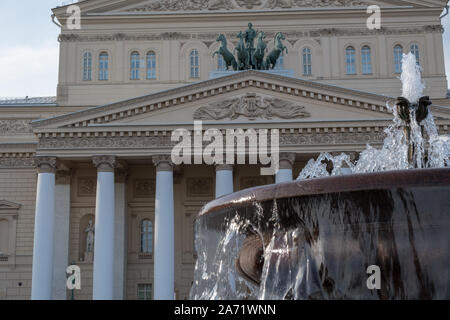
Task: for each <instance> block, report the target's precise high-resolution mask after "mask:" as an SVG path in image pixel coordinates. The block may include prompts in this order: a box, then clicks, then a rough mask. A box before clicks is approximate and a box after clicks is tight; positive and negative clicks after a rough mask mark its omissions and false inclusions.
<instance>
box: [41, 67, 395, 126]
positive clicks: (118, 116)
mask: <svg viewBox="0 0 450 320" xmlns="http://www.w3.org/2000/svg"><path fill="white" fill-rule="evenodd" d="M252 97H253V98H252ZM389 99H390V98H389V97H385V96H381V95H377V94H371V93H366V92H361V91H355V90H350V89H345V88H341V87H336V86H332V85H326V84H322V83H318V82H314V81H309V80H302V79H298V78H290V77H285V76H280V75H276V74H273V73H268V72H259V71H244V72H237V73H232V74H231V75H228V76H225V77H221V78H216V79H212V80H207V81H202V82H198V83H194V84H190V85H186V86H182V87H179V88H175V89H170V90H166V91H162V92H158V93H154V94H150V95H146V96H142V97H137V98H134V99H128V100H124V101H119V102H115V103H111V104H108V105H103V106H98V107H93V108H89V109H86V110H83V111H79V112H75V113H71V114H67V115H62V116H57V117H54V118H50V119H44V120H39V121H34V122H33V123H32V125H33V127H34V130H35V132H41V131H47V130H51V129H58V128H80V127H89V126H101V125H114V124H124V123H133V122H139V123H159V124H161V123H166V124H170V123H182V122H183V123H186V122H193V121H194V120H206V121H218V122H233V121H249V122H252V121H253V122H254V121H305V120H308V121H330V120H333V119H340V120H343V119H354V120H357V119H387V118H391V114H390V113H389V112H388V111H387V109H386V101H388V100H389ZM227 108H228V109H227ZM214 110H215V111H214ZM221 110H222V111H223V112H221ZM208 114H209V115H210V116H209V117H208Z"/></svg>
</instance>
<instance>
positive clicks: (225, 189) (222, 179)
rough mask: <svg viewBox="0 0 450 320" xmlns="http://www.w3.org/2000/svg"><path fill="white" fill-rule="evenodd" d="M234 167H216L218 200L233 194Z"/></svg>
mask: <svg viewBox="0 0 450 320" xmlns="http://www.w3.org/2000/svg"><path fill="white" fill-rule="evenodd" d="M233 184H234V183H233V166H231V165H227V164H220V165H217V166H216V198H220V197H222V196H225V195H227V194H231V193H233V190H234V186H233Z"/></svg>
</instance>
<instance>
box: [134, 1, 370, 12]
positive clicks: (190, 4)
mask: <svg viewBox="0 0 450 320" xmlns="http://www.w3.org/2000/svg"><path fill="white" fill-rule="evenodd" d="M365 6H367V3H366V2H363V1H357V0H315V1H312V0H178V1H173V0H151V1H147V2H146V3H145V4H144V5H142V4H141V5H139V6H135V7H133V8H130V9H127V10H126V12H138V13H142V12H177V11H205V10H206V11H215V10H246V9H247V10H261V9H295V8H318V7H319V8H323V7H331V8H336V7H365Z"/></svg>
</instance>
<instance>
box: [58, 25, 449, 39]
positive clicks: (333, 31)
mask: <svg viewBox="0 0 450 320" xmlns="http://www.w3.org/2000/svg"><path fill="white" fill-rule="evenodd" d="M443 32H444V28H443V26H441V25H426V26H421V27H413V28H392V27H390V28H386V27H382V28H381V29H374V30H369V29H366V28H355V29H338V28H323V29H312V30H304V31H286V32H283V34H284V35H285V37H286V40H287V41H296V40H298V39H301V38H315V37H337V36H345V37H348V36H366V35H411V34H427V33H443ZM265 33H266V36H267V37H269V38H272V37H273V36H275V32H272V31H267V32H265ZM224 35H225V36H226V37H227V38H229V39H232V40H231V41H230V42H233V41H235V40H234V39H235V38H236V33H235V32H225V33H224ZM216 38H217V33H212V32H203V33H183V32H164V33H158V34H132V33H130V34H125V33H115V34H92V35H79V34H74V33H66V34H61V35H60V36H59V37H58V41H59V42H103V41H155V40H180V41H187V40H191V39H192V40H202V41H215V39H216ZM233 43H234V42H233Z"/></svg>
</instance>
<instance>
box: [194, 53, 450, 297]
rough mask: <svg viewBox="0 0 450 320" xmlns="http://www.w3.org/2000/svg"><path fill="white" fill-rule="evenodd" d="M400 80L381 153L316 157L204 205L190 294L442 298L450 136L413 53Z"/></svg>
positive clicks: (448, 254) (446, 287) (448, 238)
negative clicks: (287, 177)
mask: <svg viewBox="0 0 450 320" xmlns="http://www.w3.org/2000/svg"><path fill="white" fill-rule="evenodd" d="M401 80H402V82H403V96H402V97H401V98H398V99H397V101H396V102H395V104H394V105H392V106H391V105H390V104H388V108H390V110H391V111H392V112H393V114H394V121H393V123H392V125H391V126H390V127H389V128H387V129H386V130H385V133H386V139H385V141H384V145H383V147H382V148H381V149H375V148H373V147H371V146H368V147H367V149H366V150H364V151H363V152H361V154H360V155H359V158H358V160H357V161H354V162H353V161H351V160H350V157H349V156H348V155H346V154H341V155H338V156H332V155H331V154H327V153H324V154H321V155H320V156H319V157H318V158H317V159H316V160H310V161H309V162H308V164H307V165H306V166H305V168H304V169H303V171H302V172H301V173H300V175H299V177H298V179H297V181H294V182H290V183H284V184H278V185H271V186H262V187H257V188H252V189H248V190H244V191H241V192H238V193H234V194H232V195H229V196H225V197H222V198H220V199H217V200H215V201H213V202H211V203H209V204H207V205H206V206H205V207H204V208H203V209H202V211H201V212H200V214H199V216H198V218H197V221H196V249H197V254H198V260H197V264H196V268H195V275H194V284H193V287H192V289H191V296H190V298H191V299H289V300H290V299H295V300H302V299H449V298H450V277H449V264H450V250H449V248H448V246H449V243H450V235H449V233H448V230H450V169H449V166H450V140H449V137H447V136H439V135H438V132H437V129H436V126H435V125H434V121H433V117H432V115H431V112H430V111H429V109H428V107H429V105H430V104H431V102H430V100H429V98H428V97H422V92H423V89H424V85H423V83H422V81H421V77H420V67H419V66H418V65H417V64H416V60H415V57H414V55H412V54H408V55H405V56H404V58H403V73H402V76H401ZM330 164H332V166H330ZM327 167H332V170H327ZM343 168H345V170H343ZM349 171H351V173H352V174H348V172H349Z"/></svg>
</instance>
